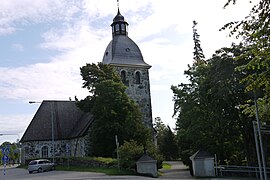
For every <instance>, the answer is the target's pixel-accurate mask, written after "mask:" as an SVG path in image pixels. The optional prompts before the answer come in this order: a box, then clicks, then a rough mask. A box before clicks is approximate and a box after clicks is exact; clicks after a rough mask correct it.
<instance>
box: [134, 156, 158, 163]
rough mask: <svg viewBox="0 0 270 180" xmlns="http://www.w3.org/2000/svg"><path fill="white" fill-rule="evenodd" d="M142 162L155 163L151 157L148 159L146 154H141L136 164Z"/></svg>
mask: <svg viewBox="0 0 270 180" xmlns="http://www.w3.org/2000/svg"><path fill="white" fill-rule="evenodd" d="M143 161H155V159H153V158H152V157H150V156H149V155H148V154H143V155H142V157H140V159H139V160H138V161H137V162H143Z"/></svg>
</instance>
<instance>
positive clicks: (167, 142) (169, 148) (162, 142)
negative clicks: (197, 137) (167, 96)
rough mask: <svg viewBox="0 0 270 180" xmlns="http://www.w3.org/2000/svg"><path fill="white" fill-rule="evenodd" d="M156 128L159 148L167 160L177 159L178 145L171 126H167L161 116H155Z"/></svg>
mask: <svg viewBox="0 0 270 180" xmlns="http://www.w3.org/2000/svg"><path fill="white" fill-rule="evenodd" d="M154 128H155V130H156V131H157V148H158V152H159V154H160V155H162V156H163V157H164V159H165V160H175V159H177V157H178V147H177V144H176V139H175V134H174V133H173V132H172V130H171V128H170V127H169V126H165V124H164V123H163V122H162V120H161V118H160V117H156V118H155V122H154Z"/></svg>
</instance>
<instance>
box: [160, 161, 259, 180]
mask: <svg viewBox="0 0 270 180" xmlns="http://www.w3.org/2000/svg"><path fill="white" fill-rule="evenodd" d="M166 163H168V164H170V165H171V166H172V167H171V169H169V170H164V169H161V170H160V171H161V172H162V176H160V177H159V179H167V180H173V179H179V180H190V179H200V180H258V179H256V178H247V177H245V178H241V177H230V178H227V177H213V178H195V177H193V176H191V175H190V172H189V170H188V167H187V166H185V165H184V164H183V163H182V162H181V161H167V162H166Z"/></svg>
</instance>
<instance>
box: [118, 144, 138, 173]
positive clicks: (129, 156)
mask: <svg viewBox="0 0 270 180" xmlns="http://www.w3.org/2000/svg"><path fill="white" fill-rule="evenodd" d="M142 155H143V146H142V145H138V144H137V142H136V141H134V140H131V141H129V142H127V141H125V142H124V144H123V145H122V146H120V148H119V156H120V166H121V168H124V169H135V167H136V161H137V160H138V159H139V158H140V157H141V156H142Z"/></svg>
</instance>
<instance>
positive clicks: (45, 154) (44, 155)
mask: <svg viewBox="0 0 270 180" xmlns="http://www.w3.org/2000/svg"><path fill="white" fill-rule="evenodd" d="M41 157H42V158H47V157H48V147H47V146H43V147H42V148H41Z"/></svg>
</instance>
